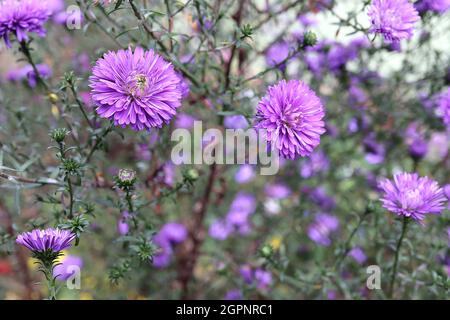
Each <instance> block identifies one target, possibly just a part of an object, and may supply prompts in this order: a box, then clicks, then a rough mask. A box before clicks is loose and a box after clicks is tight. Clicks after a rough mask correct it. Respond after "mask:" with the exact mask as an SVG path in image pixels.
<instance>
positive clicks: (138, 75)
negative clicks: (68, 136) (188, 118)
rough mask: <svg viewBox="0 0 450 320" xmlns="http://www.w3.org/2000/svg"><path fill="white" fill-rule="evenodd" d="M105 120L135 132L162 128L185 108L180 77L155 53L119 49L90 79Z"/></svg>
mask: <svg viewBox="0 0 450 320" xmlns="http://www.w3.org/2000/svg"><path fill="white" fill-rule="evenodd" d="M89 81H90V87H91V89H92V90H91V96H92V100H93V101H94V102H95V104H96V105H97V113H98V114H99V115H100V117H102V118H107V119H110V120H114V123H115V124H116V125H120V126H122V127H126V126H130V127H131V128H133V129H134V130H144V129H146V130H150V129H151V128H161V127H162V126H163V125H164V124H167V123H168V122H169V121H170V120H171V119H172V117H173V116H174V115H175V113H176V109H177V108H178V107H179V106H180V105H181V97H182V91H181V85H180V81H181V80H180V77H179V76H178V75H177V73H176V71H175V70H174V69H173V66H172V65H171V64H170V63H168V62H166V61H165V60H164V59H163V58H162V57H160V56H159V55H158V54H156V53H155V52H154V51H153V50H148V51H144V50H143V49H142V48H140V47H137V48H136V49H135V50H134V51H133V50H132V49H131V48H129V49H128V50H119V51H117V52H112V51H110V52H108V53H106V54H105V56H104V57H103V58H100V59H99V60H97V63H96V65H95V66H94V67H93V69H92V76H91V77H90V78H89Z"/></svg>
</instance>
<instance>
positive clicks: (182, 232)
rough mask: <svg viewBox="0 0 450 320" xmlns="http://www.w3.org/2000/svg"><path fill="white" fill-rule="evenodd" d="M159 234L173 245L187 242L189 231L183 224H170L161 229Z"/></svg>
mask: <svg viewBox="0 0 450 320" xmlns="http://www.w3.org/2000/svg"><path fill="white" fill-rule="evenodd" d="M159 234H160V236H162V237H164V238H165V239H166V240H167V241H169V242H170V243H171V244H178V243H181V242H183V241H184V240H186V238H187V229H186V227H185V226H184V225H183V224H181V223H177V222H169V223H166V224H165V225H164V226H163V227H162V228H161V230H160V231H159Z"/></svg>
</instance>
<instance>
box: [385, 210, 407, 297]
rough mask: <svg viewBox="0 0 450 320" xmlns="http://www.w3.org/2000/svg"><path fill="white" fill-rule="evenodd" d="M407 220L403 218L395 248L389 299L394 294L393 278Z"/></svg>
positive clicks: (395, 273) (395, 274)
mask: <svg viewBox="0 0 450 320" xmlns="http://www.w3.org/2000/svg"><path fill="white" fill-rule="evenodd" d="M408 222H409V220H408V218H407V217H403V224H402V233H401V235H400V238H399V239H398V242H397V247H396V249H395V260H394V266H393V268H392V276H391V282H390V284H389V298H391V299H392V297H393V294H394V284H395V278H396V276H397V266H398V260H399V257H400V249H401V247H402V243H403V238H404V237H405V235H406V230H407V227H408Z"/></svg>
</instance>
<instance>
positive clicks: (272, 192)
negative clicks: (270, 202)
mask: <svg viewBox="0 0 450 320" xmlns="http://www.w3.org/2000/svg"><path fill="white" fill-rule="evenodd" d="M264 193H265V194H266V196H267V197H269V198H272V199H285V198H287V197H289V196H290V195H291V194H292V190H291V188H289V187H288V186H287V185H286V184H284V183H272V184H269V185H267V186H266V187H265V188H264Z"/></svg>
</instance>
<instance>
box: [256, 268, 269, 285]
mask: <svg viewBox="0 0 450 320" xmlns="http://www.w3.org/2000/svg"><path fill="white" fill-rule="evenodd" d="M255 281H256V287H257V288H258V289H261V290H265V289H267V288H268V287H269V286H270V285H271V284H272V274H271V273H270V272H269V271H266V270H263V269H260V268H258V269H256V270H255Z"/></svg>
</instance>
